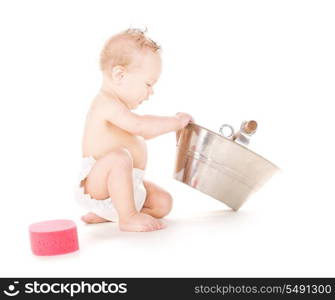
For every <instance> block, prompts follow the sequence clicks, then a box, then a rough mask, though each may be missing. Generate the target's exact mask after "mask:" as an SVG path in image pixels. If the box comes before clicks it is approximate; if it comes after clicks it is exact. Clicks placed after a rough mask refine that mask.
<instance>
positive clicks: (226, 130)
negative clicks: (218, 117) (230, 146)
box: [219, 124, 234, 139]
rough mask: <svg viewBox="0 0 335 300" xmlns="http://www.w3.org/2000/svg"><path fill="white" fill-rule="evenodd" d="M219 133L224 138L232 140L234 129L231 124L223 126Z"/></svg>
mask: <svg viewBox="0 0 335 300" xmlns="http://www.w3.org/2000/svg"><path fill="white" fill-rule="evenodd" d="M219 132H220V134H221V135H222V136H223V137H225V138H227V139H232V138H233V136H234V127H233V126H231V125H229V124H223V125H222V126H221V127H220V130H219Z"/></svg>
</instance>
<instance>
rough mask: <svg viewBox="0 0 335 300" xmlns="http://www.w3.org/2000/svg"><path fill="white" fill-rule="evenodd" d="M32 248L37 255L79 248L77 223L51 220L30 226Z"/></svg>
mask: <svg viewBox="0 0 335 300" xmlns="http://www.w3.org/2000/svg"><path fill="white" fill-rule="evenodd" d="M29 233H30V243H31V250H32V251H33V253H34V254H35V255H57V254H65V253H69V252H73V251H76V250H78V249H79V244H78V234H77V227H76V224H75V223H74V222H73V221H71V220H51V221H44V222H39V223H34V224H31V225H30V226H29Z"/></svg>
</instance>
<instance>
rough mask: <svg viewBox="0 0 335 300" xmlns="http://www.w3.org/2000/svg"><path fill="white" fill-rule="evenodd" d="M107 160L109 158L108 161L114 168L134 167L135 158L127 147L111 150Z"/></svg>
mask: <svg viewBox="0 0 335 300" xmlns="http://www.w3.org/2000/svg"><path fill="white" fill-rule="evenodd" d="M106 160H108V163H109V164H110V165H111V166H113V167H114V168H115V167H120V168H123V169H125V168H127V169H128V168H133V158H132V156H131V154H130V152H129V151H128V150H127V149H125V148H118V149H115V150H113V151H111V152H109V153H108V154H107V155H106Z"/></svg>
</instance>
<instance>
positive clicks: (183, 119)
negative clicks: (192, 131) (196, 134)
mask: <svg viewBox="0 0 335 300" xmlns="http://www.w3.org/2000/svg"><path fill="white" fill-rule="evenodd" d="M176 117H177V118H178V120H179V127H178V129H177V131H178V130H180V129H182V128H184V127H185V126H186V125H187V124H188V123H190V122H194V120H193V118H192V116H191V115H189V114H187V113H183V112H179V113H177V114H176Z"/></svg>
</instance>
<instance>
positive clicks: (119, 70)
mask: <svg viewBox="0 0 335 300" xmlns="http://www.w3.org/2000/svg"><path fill="white" fill-rule="evenodd" d="M124 75H125V68H124V67H122V66H114V67H113V68H112V79H113V80H114V81H115V82H116V83H121V81H122V79H123V77H124Z"/></svg>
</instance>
